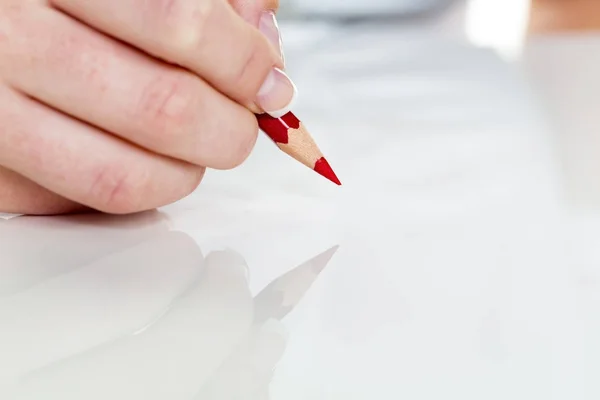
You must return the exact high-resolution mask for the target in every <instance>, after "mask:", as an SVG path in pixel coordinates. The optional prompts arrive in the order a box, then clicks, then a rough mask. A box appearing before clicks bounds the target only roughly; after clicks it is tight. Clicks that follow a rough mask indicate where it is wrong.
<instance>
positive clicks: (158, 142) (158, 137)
mask: <svg viewBox="0 0 600 400" xmlns="http://www.w3.org/2000/svg"><path fill="white" fill-rule="evenodd" d="M197 93H198V86H197V84H196V83H195V82H193V81H192V80H191V79H183V78H181V77H176V78H172V77H170V78H159V79H157V80H155V81H153V82H152V83H150V84H149V85H148V86H147V88H146V89H145V90H144V91H143V93H142V96H141V100H140V104H139V107H138V112H137V114H138V115H136V116H135V117H136V118H138V119H139V120H140V121H141V124H142V126H143V127H144V130H145V131H146V134H148V135H150V136H151V139H152V140H153V143H154V144H155V146H158V147H161V148H166V149H171V148H173V147H176V146H177V145H178V144H179V143H180V141H181V140H183V138H185V137H186V136H187V135H186V134H187V133H189V131H190V130H191V129H192V127H193V126H194V123H195V121H196V118H197V105H198V96H197Z"/></svg>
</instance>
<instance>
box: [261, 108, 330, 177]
mask: <svg viewBox="0 0 600 400" xmlns="http://www.w3.org/2000/svg"><path fill="white" fill-rule="evenodd" d="M257 118H258V121H259V125H260V127H261V129H262V130H263V131H265V133H266V134H267V135H269V137H270V138H271V139H272V140H273V141H274V142H275V144H276V145H277V147H279V148H280V149H281V150H282V151H283V152H285V153H286V154H288V155H289V156H290V157H292V158H293V159H295V160H296V161H298V162H300V163H302V164H304V165H305V166H307V167H308V168H310V169H312V170H314V171H315V172H317V173H318V174H320V175H322V176H324V177H325V178H327V179H329V180H330V181H332V182H334V183H335V184H337V185H341V182H340V181H339V179H338V177H337V176H336V175H335V173H334V172H333V169H332V168H331V166H330V165H329V163H328V162H327V160H326V159H325V157H324V156H323V153H322V152H321V150H320V149H319V147H318V146H317V144H316V143H315V141H314V140H313V138H312V136H311V135H310V133H309V132H308V130H307V129H306V127H305V126H304V124H303V123H302V122H301V121H300V120H299V119H298V118H297V117H296V116H295V115H294V114H292V113H291V112H290V113H287V114H286V115H284V116H283V117H281V118H272V117H270V116H268V115H266V114H261V115H258V116H257Z"/></svg>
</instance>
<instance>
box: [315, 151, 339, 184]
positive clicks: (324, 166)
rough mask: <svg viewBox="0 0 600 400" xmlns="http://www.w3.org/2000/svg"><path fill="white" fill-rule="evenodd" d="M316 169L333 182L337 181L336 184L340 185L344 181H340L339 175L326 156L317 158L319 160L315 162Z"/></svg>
mask: <svg viewBox="0 0 600 400" xmlns="http://www.w3.org/2000/svg"><path fill="white" fill-rule="evenodd" d="M314 170H315V172H317V173H319V174H321V175H323V176H324V177H325V178H327V179H329V180H330V181H331V182H333V183H335V184H336V185H338V186H341V185H342V182H340V180H339V179H338V177H337V176H336V175H335V172H333V169H332V168H331V166H330V165H329V163H328V162H327V160H326V159H325V157H321V158H319V159H318V160H317V162H316V163H315V168H314Z"/></svg>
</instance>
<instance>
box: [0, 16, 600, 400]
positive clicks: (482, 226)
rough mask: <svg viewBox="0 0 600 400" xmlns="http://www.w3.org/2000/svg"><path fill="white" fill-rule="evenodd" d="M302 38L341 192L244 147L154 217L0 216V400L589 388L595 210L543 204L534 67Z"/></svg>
mask: <svg viewBox="0 0 600 400" xmlns="http://www.w3.org/2000/svg"><path fill="white" fill-rule="evenodd" d="M311 32H312V33H311V35H306V34H304V33H303V31H302V29H300V30H298V31H296V30H294V29H292V28H290V29H289V31H288V50H287V54H286V55H287V59H288V63H289V65H290V71H291V74H292V75H293V76H294V77H295V78H296V81H297V83H298V85H299V87H300V88H301V90H302V97H301V100H300V101H299V104H298V108H297V113H298V114H299V115H301V117H302V118H303V119H304V120H305V121H306V123H307V124H308V125H309V127H310V129H311V130H312V131H313V133H314V134H315V137H316V139H317V141H318V142H319V143H320V145H321V147H322V148H323V150H324V152H325V153H326V154H327V156H328V158H329V159H330V161H331V163H332V164H333V165H334V167H335V168H336V170H337V172H338V173H339V176H340V178H341V179H342V181H343V183H344V186H342V187H341V188H338V187H335V186H333V185H331V184H329V183H328V182H327V181H325V180H324V179H322V178H320V177H318V176H317V175H316V174H313V173H311V172H310V171H309V170H307V169H306V168H305V167H303V166H301V165H296V164H295V163H294V162H292V161H291V160H289V159H288V158H287V156H285V155H283V154H280V153H279V152H277V151H276V149H275V148H274V146H273V145H272V144H271V143H269V142H268V140H266V139H264V138H261V140H260V141H259V143H258V145H257V148H256V151H255V152H254V154H253V155H252V156H251V158H250V159H249V160H248V162H247V163H246V164H244V165H243V166H242V167H241V168H239V169H237V170H235V171H230V172H218V173H217V172H211V173H209V174H208V176H207V178H206V181H205V182H204V183H203V185H202V187H201V188H200V189H199V190H198V191H197V193H194V194H193V195H192V196H190V197H189V198H187V199H185V200H183V201H181V202H179V203H177V204H174V205H172V206H169V207H166V208H165V209H163V210H160V212H150V213H145V214H142V215H137V216H131V217H108V216H79V217H64V218H31V217H18V218H13V219H10V220H0V257H1V264H0V399H2V400H17V399H18V400H24V399H28V400H54V399H57V400H71V399H73V400H74V399H86V400H92V399H102V400H106V399H117V400H121V399H122V400H133V399H140V400H141V399H144V400H150V399H169V400H179V399H182V400H183V399H186V400H188V399H189V400H192V399H194V400H195V399H203V400H213V399H219V400H225V399H227V400H233V399H244V400H252V399H267V398H269V399H274V400H300V399H302V400H306V399H311V400H321V399H323V400H330V399H331V400H338V399H340V400H341V399H343V400H358V399H360V400H363V399H364V400H371V399H394V400H395V399H410V400H422V399H423V400H424V399H427V400H430V399H431V400H434V399H435V400H438V399H461V400H467V399H469V400H470V399H473V400H480V399H486V400H494V399H498V400H506V399H523V400H531V399H544V400H550V399H564V400H580V399H585V400H588V399H590V400H591V399H597V398H599V396H600V383H598V380H597V376H598V374H599V373H600V345H599V344H598V339H597V338H598V337H599V336H598V334H599V333H600V318H599V317H598V312H597V309H598V308H597V305H598V300H599V299H600V296H599V286H598V283H599V282H600V281H599V279H600V275H599V274H598V273H599V269H598V261H599V260H600V251H599V250H598V249H599V248H600V247H598V246H597V244H598V243H599V242H598V239H599V238H600V235H599V234H600V218H599V215H598V214H597V213H596V211H594V207H591V208H590V207H588V208H587V209H585V210H583V209H581V208H577V207H575V206H573V205H572V204H573V203H569V202H568V201H566V199H568V197H569V196H568V195H569V193H568V191H567V188H568V187H569V185H565V180H564V177H565V174H564V173H563V171H564V169H563V163H562V159H563V158H562V157H561V151H560V149H561V148H562V147H560V146H558V147H557V146H556V143H557V142H556V140H555V138H556V133H555V131H554V129H553V127H554V126H555V124H554V122H552V123H550V120H549V119H547V118H546V116H545V114H544V112H543V108H542V107H540V103H538V102H537V101H536V100H535V99H536V95H535V93H541V92H539V91H537V88H538V87H541V86H539V84H542V86H543V79H542V80H539V81H531V80H529V79H528V78H526V77H527V76H528V75H527V74H524V73H523V71H524V70H523V69H522V68H521V67H520V66H519V65H506V64H504V63H503V62H501V61H500V60H499V59H498V58H497V57H496V56H495V55H494V54H493V53H491V52H489V51H486V50H480V49H475V48H471V47H469V46H467V45H465V44H463V43H459V42H453V41H451V40H444V39H441V38H438V37H436V36H434V35H433V34H424V33H421V32H413V31H407V32H402V31H394V30H391V31H385V30H380V31H378V32H369V31H368V30H361V31H360V32H359V33H356V34H352V32H345V31H333V32H331V31H329V28H322V29H321V28H315V29H312V30H311ZM332 35H335V36H332ZM324 38H329V43H330V44H325V42H324V40H323V39H324ZM332 38H334V40H332ZM596 46H597V47H598V46H600V41H599V42H598V44H596ZM534 49H535V47H532V51H533V50H534ZM531 54H532V55H533V57H534V58H531V59H529V61H531V60H534V61H535V60H537V61H540V60H539V59H535V57H536V56H535V54H538V56H540V57H547V56H548V55H547V54H548V53H547V52H546V53H545V52H541V53H536V52H535V51H533V52H532V53H531ZM544 54H545V55H544ZM542 64H543V63H542ZM527 65H529V66H534V67H535V65H538V66H539V64H536V63H535V62H532V63H530V64H527ZM527 71H529V72H531V71H532V70H531V69H528V70H527ZM535 75H536V76H538V77H540V76H541V75H539V74H535ZM531 83H534V85H531ZM532 87H533V88H536V89H535V91H532V90H531V88H532ZM596 93H598V92H596ZM593 99H594V100H595V101H598V99H599V98H598V96H597V95H596V97H593ZM586 101H589V99H588V100H586ZM583 147H584V148H586V151H588V152H590V151H591V150H590V149H589V148H587V147H586V146H583ZM595 183H597V184H600V182H598V181H596V182H589V184H590V185H593V184H595ZM338 245H339V248H338V249H337V251H336V250H335V248H334V249H332V250H328V249H331V248H333V247H334V246H338ZM323 252H325V253H324V254H322V253H323ZM334 252H335V253H334ZM295 267H298V269H296V270H294V271H293V272H290V273H288V271H290V270H292V269H293V268H295ZM282 276H283V278H281V277H282ZM271 282H274V283H273V284H271V285H270V286H268V285H269V284H270V283H271ZM265 287H267V288H266V289H265V290H264V291H263V289H264V288H265ZM259 293H260V294H259Z"/></svg>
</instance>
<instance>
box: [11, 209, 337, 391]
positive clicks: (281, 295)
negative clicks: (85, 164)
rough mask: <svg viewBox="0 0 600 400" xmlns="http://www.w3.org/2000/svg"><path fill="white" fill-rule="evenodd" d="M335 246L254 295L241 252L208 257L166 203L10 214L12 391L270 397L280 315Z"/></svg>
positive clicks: (279, 351)
mask: <svg viewBox="0 0 600 400" xmlns="http://www.w3.org/2000/svg"><path fill="white" fill-rule="evenodd" d="M30 248H33V249H35V252H31V251H29V252H28V251H27V250H28V249H30ZM40 249H43V250H40ZM334 252H335V248H334V249H331V250H329V251H327V252H325V253H323V254H321V255H319V256H317V257H315V258H314V259H312V260H310V261H309V262H307V263H305V264H303V265H301V266H299V267H297V268H296V269H294V270H292V271H290V272H288V273H286V274H284V275H283V276H281V277H280V278H279V279H276V280H275V281H273V282H272V283H271V284H270V285H268V286H267V288H265V289H264V290H263V292H261V293H260V294H259V295H258V296H257V297H256V298H253V297H252V295H251V293H250V290H249V288H248V282H247V266H246V263H245V261H244V259H243V258H242V257H241V256H240V255H238V254H237V253H235V252H233V251H218V252H213V253H210V254H209V255H208V256H206V257H204V256H203V254H202V252H201V251H200V249H199V248H198V246H197V244H196V242H195V241H194V240H193V239H192V238H190V237H189V236H187V235H185V234H184V233H181V232H175V231H169V228H168V224H167V221H166V220H164V219H163V218H162V217H161V215H160V214H159V213H157V212H149V213H144V214H140V215H134V216H129V217H125V218H123V217H110V216H100V215H86V216H65V217H59V218H55V217H53V218H39V217H19V218H14V219H11V220H9V221H5V222H3V223H2V224H1V225H0V254H2V259H3V262H2V264H1V265H0V354H1V355H2V356H1V357H0V398H2V399H3V400H4V399H6V400H9V399H11V400H12V399H44V400H46V399H48V398H57V399H58V398H60V399H61V400H69V399H84V398H85V399H103V400H105V399H128V400H129V399H194V398H197V399H207V400H208V399H252V398H265V397H264V396H266V393H268V390H267V388H268V385H269V382H270V379H271V376H272V374H273V370H274V367H275V365H276V364H277V362H278V361H279V359H280V358H281V356H282V355H283V351H284V349H285V343H286V333H285V329H284V327H283V325H282V324H281V322H280V319H281V318H282V317H283V316H285V315H286V314H287V312H289V311H290V310H291V308H293V307H294V305H295V304H297V302H298V301H299V300H300V298H301V297H302V295H303V294H304V292H305V291H306V290H307V289H308V287H309V286H310V285H311V284H312V282H313V281H314V279H315V278H316V277H317V275H318V273H319V272H320V271H321V270H322V268H323V267H324V266H325V265H326V264H327V262H328V261H329V259H330V258H331V256H332V255H333V253H334ZM49 396H50V397H49Z"/></svg>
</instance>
